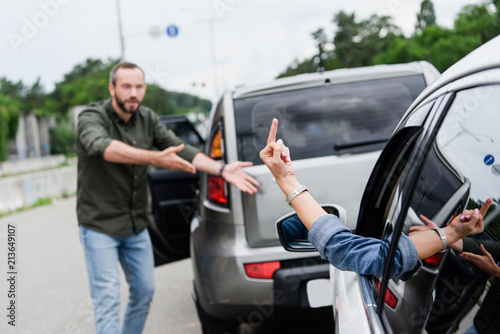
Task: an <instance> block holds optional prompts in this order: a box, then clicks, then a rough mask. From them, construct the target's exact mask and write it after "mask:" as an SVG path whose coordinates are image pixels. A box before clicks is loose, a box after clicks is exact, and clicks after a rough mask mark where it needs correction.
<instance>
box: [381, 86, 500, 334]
mask: <svg viewBox="0 0 500 334" xmlns="http://www.w3.org/2000/svg"><path fill="white" fill-rule="evenodd" d="M499 104H500V85H492V86H487V87H476V88H471V89H467V90H462V91H459V92H457V93H456V94H455V96H454V97H453V98H452V99H450V102H449V103H448V104H447V109H448V110H447V112H446V114H445V117H444V118H443V119H442V124H441V126H440V128H439V130H438V131H437V133H436V134H435V137H431V138H432V139H433V140H431V141H430V143H429V144H428V146H427V150H426V151H425V155H424V156H418V160H412V158H411V157H410V159H409V160H408V161H409V163H407V164H406V165H405V166H404V169H403V172H402V173H401V176H400V177H399V178H398V180H397V182H396V186H395V187H394V190H393V194H392V196H391V197H390V200H388V201H387V202H386V204H387V206H386V210H387V211H389V212H390V214H389V215H388V222H392V224H394V223H396V222H403V223H404V226H403V232H404V233H408V229H409V227H410V226H411V225H413V224H416V223H420V224H423V223H422V222H421V221H420V219H419V215H420V214H424V215H425V216H427V217H429V218H431V219H432V220H433V221H434V222H435V223H436V224H437V225H438V226H446V225H447V224H448V223H449V222H450V221H451V219H452V218H453V217H454V216H455V215H456V214H459V213H460V212H462V210H463V209H464V208H466V207H468V208H476V207H480V206H481V205H482V204H483V203H484V202H485V201H486V200H487V199H488V198H492V199H493V200H494V205H495V204H497V203H498V200H499V199H500V173H498V170H499V168H498V167H499V165H498V159H500V149H499V148H498V142H499V141H500V132H499V131H498V129H497V127H498V124H500V113H498V110H497V109H498V107H497V106H498V105H499ZM443 115H444V114H443ZM423 135H429V134H425V133H423ZM422 148H423V147H418V151H417V150H414V151H415V152H414V154H417V153H418V152H423V151H422ZM417 166H418V167H417ZM413 167H415V168H417V169H416V170H417V171H418V173H417V175H418V177H417V179H416V180H415V179H414V180H415V181H416V182H415V183H414V187H411V186H410V184H411V183H413V182H406V181H410V180H411V178H406V176H407V175H408V174H410V173H409V171H410V170H412V168H413ZM405 198H406V199H409V203H410V206H409V208H408V210H407V211H402V206H403V205H402V204H401V203H404V202H405V200H404V199H405ZM498 212H499V211H498V210H495V208H494V206H493V207H492V208H491V209H490V211H489V213H488V215H487V216H486V218H485V222H489V223H490V224H489V225H488V228H489V229H491V230H493V231H495V230H496V231H497V230H498V229H499V227H498V220H499V219H498V215H497V213H498ZM402 213H404V216H401V214H402ZM392 224H387V225H386V231H385V233H384V237H385V236H386V235H387V236H388V235H389V234H390V232H391V231H392V230H395V231H398V228H399V227H400V226H397V227H395V226H394V227H393V225H392ZM388 227H391V228H388ZM428 260H429V261H428ZM389 264H390V262H387V264H386V265H389ZM422 269H423V270H421V271H419V272H418V273H417V275H416V276H414V277H413V278H412V279H411V280H410V281H408V284H409V287H408V285H406V287H407V289H412V286H413V287H415V286H418V289H420V290H419V291H422V293H423V291H427V294H428V295H429V296H430V294H431V293H433V292H432V291H433V289H434V284H435V283H434V282H437V283H436V285H435V292H434V293H435V296H434V297H433V298H434V304H433V305H432V304H428V303H426V301H425V298H422V299H421V300H419V299H413V301H412V308H414V310H415V317H417V315H418V317H419V319H421V320H422V321H421V323H422V324H424V323H425V321H426V319H427V317H429V319H428V322H427V327H428V328H429V329H430V328H434V329H436V328H444V327H446V326H452V324H453V323H455V321H460V319H461V317H462V316H463V315H465V313H467V310H468V308H470V307H472V306H473V304H474V302H475V300H473V295H472V294H473V291H475V289H478V290H477V291H478V294H476V295H475V296H476V297H475V298H476V299H477V297H478V296H479V295H480V294H481V292H482V285H481V284H484V279H483V278H482V276H476V275H475V274H474V272H473V271H472V270H470V269H469V268H468V266H467V264H466V263H464V262H463V261H462V260H461V259H460V257H459V256H458V255H454V253H451V254H447V256H444V257H441V256H439V257H437V258H436V259H435V262H433V261H431V260H430V258H429V259H425V260H424V261H423V267H422ZM436 279H437V281H436ZM387 281H388V280H387V278H385V279H384V280H383V281H382V286H383V287H386V286H387ZM424 282H425V283H424ZM396 284H402V283H395V282H392V283H391V284H390V285H389V290H390V289H392V290H393V291H395V290H396V288H395V286H396ZM465 287H467V289H465ZM400 288H401V289H402V287H401V286H400ZM380 302H381V300H379V303H380ZM419 303H420V304H419ZM431 306H432V312H431ZM457 309H459V310H465V311H464V314H462V313H461V312H456V310H457ZM429 312H431V313H430V315H429ZM388 316H389V318H391V319H392V316H391V315H388ZM393 320H394V319H392V320H391V321H393ZM403 326H404V325H403ZM443 326H444V327H443ZM413 330H415V328H413ZM416 330H418V331H420V330H421V328H420V327H418V328H417V329H416Z"/></svg>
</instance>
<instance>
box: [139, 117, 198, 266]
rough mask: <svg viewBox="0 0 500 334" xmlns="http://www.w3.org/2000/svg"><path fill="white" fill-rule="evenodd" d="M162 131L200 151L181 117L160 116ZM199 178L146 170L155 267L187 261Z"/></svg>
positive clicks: (195, 133)
mask: <svg viewBox="0 0 500 334" xmlns="http://www.w3.org/2000/svg"><path fill="white" fill-rule="evenodd" d="M160 120H161V122H162V124H163V125H165V127H167V128H168V129H170V130H172V131H174V132H175V134H176V135H177V136H178V137H179V138H181V139H182V140H183V141H184V142H185V143H188V144H190V145H192V146H195V147H198V148H199V149H202V148H203V145H204V140H203V139H202V137H201V136H200V134H199V133H198V131H196V129H195V128H194V126H193V125H192V124H191V122H189V120H188V119H187V118H186V117H185V116H182V115H180V116H177V115H175V116H161V117H160ZM199 181H200V176H199V174H198V173H196V174H190V173H187V172H182V171H168V170H162V169H158V170H150V171H149V172H148V183H149V189H150V202H151V213H152V215H151V219H150V224H149V227H148V229H149V234H150V235H151V241H152V243H153V250H154V256H155V266H158V265H161V264H165V263H169V262H173V261H177V260H181V259H184V258H187V257H189V236H190V223H191V219H192V218H193V216H194V215H195V213H196V211H197V209H198V205H197V194H198V188H199Z"/></svg>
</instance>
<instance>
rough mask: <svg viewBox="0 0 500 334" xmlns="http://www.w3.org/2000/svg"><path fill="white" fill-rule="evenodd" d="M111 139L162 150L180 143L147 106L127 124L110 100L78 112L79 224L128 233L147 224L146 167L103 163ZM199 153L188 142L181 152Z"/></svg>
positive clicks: (120, 234)
mask: <svg viewBox="0 0 500 334" xmlns="http://www.w3.org/2000/svg"><path fill="white" fill-rule="evenodd" d="M112 140H119V141H121V142H124V143H125V144H127V145H130V146H133V147H136V148H141V149H146V150H149V149H151V148H153V147H154V148H157V149H159V150H163V149H165V148H167V147H169V146H176V145H179V144H181V143H182V141H181V140H180V139H179V138H178V137H176V136H175V134H174V133H173V132H172V131H171V130H167V129H166V128H165V127H164V126H163V125H162V124H161V123H160V119H159V117H158V115H157V114H156V113H154V112H153V111H152V110H151V109H149V108H147V107H143V106H141V107H139V109H138V110H137V111H136V112H135V113H134V115H133V116H132V118H131V119H130V121H129V123H128V124H126V123H125V122H124V121H123V119H122V118H121V117H120V116H119V115H118V114H117V113H116V112H115V110H114V108H113V106H112V104H111V100H110V99H108V100H106V101H102V102H95V103H92V104H90V105H89V106H88V108H87V109H85V110H84V111H82V112H81V113H80V115H79V116H78V129H77V138H76V149H77V154H78V188H77V208H76V211H77V216H78V224H79V225H82V226H85V227H87V228H90V229H92V230H95V231H97V232H101V233H105V234H108V235H111V236H116V237H130V236H131V235H132V232H136V233H139V232H141V231H142V230H144V229H145V228H146V227H147V226H148V218H147V205H148V191H147V188H148V187H147V182H148V181H147V168H148V166H147V165H135V164H120V163H112V162H107V161H105V160H104V158H103V154H104V150H105V149H106V148H107V147H108V145H109V144H110V143H111V141H112ZM198 152H199V151H198V150H197V149H196V148H194V147H192V146H188V145H186V146H185V148H184V150H183V151H181V152H179V153H178V155H179V156H180V157H181V158H183V159H185V160H188V161H190V162H191V161H192V160H193V158H194V156H195V155H196V154H197V153H198Z"/></svg>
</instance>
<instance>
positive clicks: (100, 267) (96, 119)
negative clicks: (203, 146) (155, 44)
mask: <svg viewBox="0 0 500 334" xmlns="http://www.w3.org/2000/svg"><path fill="white" fill-rule="evenodd" d="M146 88H147V87H146V84H145V78H144V72H143V71H142V70H141V69H140V68H139V67H138V66H137V65H135V64H132V63H128V62H122V63H119V64H118V65H116V66H115V67H114V68H113V69H112V70H111V73H110V82H109V86H108V89H109V93H110V95H111V98H110V99H108V100H106V101H103V102H98V103H92V104H90V105H89V107H88V108H87V109H86V110H84V111H83V112H82V113H81V114H80V115H79V118H78V132H77V153H78V192H77V215H78V223H79V225H80V230H79V233H80V240H81V242H82V245H83V247H84V251H85V259H86V265H87V273H88V277H89V283H90V292H91V295H92V301H93V304H94V318H95V319H94V320H95V327H96V332H97V334H114V333H131V334H132V333H133V334H137V333H141V332H142V330H143V328H144V324H145V321H146V317H147V314H148V311H149V305H150V303H151V300H152V297H153V292H154V276H153V269H154V258H153V250H152V246H151V240H150V237H149V234H148V230H147V228H146V227H147V225H148V222H147V215H146V212H147V210H146V207H147V197H148V195H147V179H146V177H147V176H146V171H147V165H155V166H158V167H160V168H164V169H169V170H183V171H186V172H190V173H195V171H196V170H199V171H201V172H205V173H209V174H213V175H220V176H222V177H223V178H224V179H225V180H226V181H227V182H229V183H231V184H234V185H235V186H236V187H238V188H239V189H240V190H241V191H244V192H247V193H249V194H253V193H255V192H256V191H257V186H258V182H257V180H255V179H254V178H253V177H251V176H249V175H248V174H246V173H245V172H244V171H243V170H242V168H243V167H246V166H250V165H251V164H252V163H250V162H239V161H238V162H234V163H231V164H227V165H224V164H221V163H220V162H217V161H215V160H213V159H211V158H209V157H208V156H206V155H205V154H203V153H201V152H199V151H198V150H197V149H196V148H194V147H192V146H189V145H186V144H184V143H183V142H182V141H181V140H180V139H179V138H177V137H176V136H175V134H174V133H173V132H172V131H169V130H167V129H166V128H165V127H164V126H162V125H161V124H160V122H159V117H158V115H157V114H155V113H154V112H153V111H152V110H151V109H149V108H147V107H144V106H141V102H142V100H143V98H144V95H145V93H146ZM153 147H154V148H157V149H158V150H159V151H152V150H151V149H152V148H153ZM118 263H120V265H121V267H122V269H123V272H124V273H125V276H126V279H127V283H128V285H129V287H130V289H129V290H130V296H129V300H128V304H127V309H126V311H125V316H124V319H123V324H122V326H121V328H120V323H119V316H118V313H119V310H120V274H119V270H118Z"/></svg>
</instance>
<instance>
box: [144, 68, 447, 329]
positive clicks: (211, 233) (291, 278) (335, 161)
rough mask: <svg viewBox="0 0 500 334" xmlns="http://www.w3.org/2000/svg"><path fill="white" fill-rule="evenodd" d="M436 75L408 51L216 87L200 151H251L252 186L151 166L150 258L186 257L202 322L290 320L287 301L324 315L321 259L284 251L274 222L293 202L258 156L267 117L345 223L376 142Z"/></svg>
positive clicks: (223, 325) (350, 220)
mask: <svg viewBox="0 0 500 334" xmlns="http://www.w3.org/2000/svg"><path fill="white" fill-rule="evenodd" d="M438 75H439V73H438V72H437V70H436V69H435V68H434V67H433V66H432V65H430V64H429V63H427V62H414V63H409V64H397V65H378V66H371V67H364V68H353V69H340V70H335V71H329V72H324V73H315V74H305V75H298V76H295V77H290V78H284V79H279V80H275V81H273V82H271V83H268V84H264V85H258V86H253V87H249V88H239V89H235V90H232V91H228V92H226V93H225V94H223V96H222V97H221V99H220V101H218V103H217V104H215V105H214V107H213V110H212V112H211V115H210V122H209V125H208V129H209V131H208V136H207V138H206V143H205V148H204V152H205V153H206V154H207V155H209V156H211V157H212V158H214V159H219V160H221V161H223V162H234V161H237V160H241V161H252V162H253V163H254V165H253V166H252V167H249V168H247V169H246V172H247V173H249V174H251V175H252V176H253V177H255V178H256V179H257V180H258V181H259V182H260V184H261V186H260V188H259V191H258V193H257V194H256V195H248V194H244V193H241V192H240V191H238V189H237V188H235V187H233V186H229V185H228V184H226V183H225V182H224V181H223V180H222V179H221V178H219V177H215V176H209V175H204V174H203V175H199V176H198V175H195V176H193V175H190V174H187V173H181V172H169V171H156V172H152V173H150V175H149V177H150V178H149V180H150V187H151V195H152V210H153V214H154V218H155V219H154V222H152V223H151V226H150V232H151V236H152V239H153V243H154V248H155V256H156V260H157V263H158V264H160V263H165V262H168V261H174V260H177V259H182V258H184V257H187V256H189V255H190V256H191V258H192V263H193V270H194V292H195V296H196V300H195V301H196V305H197V309H198V314H199V318H200V321H201V323H202V327H203V332H204V333H236V330H237V327H238V325H239V324H240V323H246V324H247V326H254V327H255V326H261V325H262V324H263V323H266V324H267V323H269V324H270V323H271V322H278V323H279V322H280V319H284V318H287V321H288V322H289V321H290V318H291V317H292V315H293V314H294V312H297V311H299V312H300V317H301V318H302V319H305V318H307V317H318V316H319V317H329V318H331V309H330V308H329V307H328V305H327V304H328V303H329V301H328V302H327V303H322V302H317V301H316V300H313V299H312V298H311V295H313V294H315V292H317V291H321V287H322V284H324V282H327V279H328V277H329V265H328V263H325V262H324V261H323V260H321V259H320V258H319V257H318V254H317V253H314V254H311V253H290V252H286V251H285V250H284V249H283V248H282V247H281V246H280V243H279V240H278V238H277V235H276V231H275V226H274V222H275V221H276V219H277V218H278V217H280V216H282V215H284V214H287V213H289V212H291V210H292V209H291V208H290V207H288V206H286V205H285V203H284V202H283V200H284V198H283V195H282V194H281V192H280V190H279V188H278V186H277V185H276V182H275V180H274V179H273V177H272V175H271V173H270V172H269V171H268V169H267V168H266V167H265V165H263V164H262V162H261V160H260V159H259V151H260V150H261V149H262V148H263V147H264V146H265V145H266V140H267V135H268V132H269V127H270V125H271V121H272V119H273V118H278V119H279V122H280V127H279V131H278V138H282V139H283V140H284V142H285V143H286V145H287V146H289V147H290V150H291V152H292V160H293V161H294V167H295V172H296V174H297V175H298V178H299V179H300V180H301V181H302V182H304V184H307V185H308V187H309V190H310V192H311V193H312V194H314V196H315V198H316V199H318V200H319V201H320V202H323V203H336V204H339V205H341V206H342V207H344V208H345V209H346V210H347V212H348V213H349V216H348V217H347V225H348V226H349V227H351V228H354V226H355V223H356V221H357V216H358V209H357V208H358V205H359V202H360V200H361V196H362V194H363V190H364V188H365V185H366V182H367V180H368V177H369V175H370V172H371V170H372V168H373V166H374V164H375V161H376V160H377V158H378V156H379V154H380V151H381V149H382V148H383V147H384V145H385V144H386V142H387V140H388V139H389V137H390V136H391V134H392V132H393V130H394V129H395V127H396V125H397V124H398V122H399V120H400V119H401V117H402V115H403V113H404V111H405V110H406V109H407V108H408V107H409V106H410V104H411V103H412V102H413V100H414V99H415V98H416V97H417V96H418V95H419V94H420V92H421V91H422V90H423V89H424V88H425V87H426V86H427V85H428V84H429V83H430V82H432V81H434V80H435V79H436V78H437V77H438ZM332 185H335V187H332ZM189 240H190V247H188V244H189ZM313 281H314V283H310V282H313ZM158 284H162V282H158ZM327 284H328V283H327ZM330 325H331V326H332V327H333V322H332V323H331V324H330Z"/></svg>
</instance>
